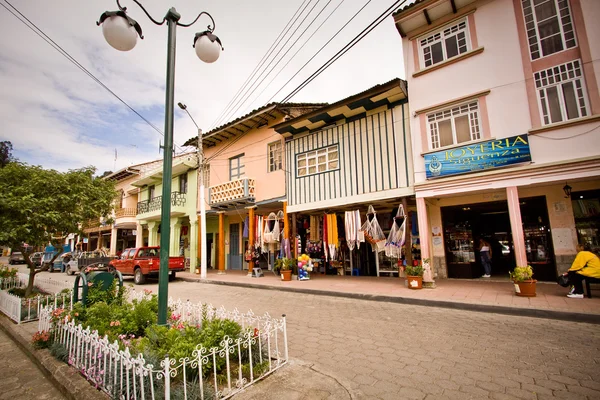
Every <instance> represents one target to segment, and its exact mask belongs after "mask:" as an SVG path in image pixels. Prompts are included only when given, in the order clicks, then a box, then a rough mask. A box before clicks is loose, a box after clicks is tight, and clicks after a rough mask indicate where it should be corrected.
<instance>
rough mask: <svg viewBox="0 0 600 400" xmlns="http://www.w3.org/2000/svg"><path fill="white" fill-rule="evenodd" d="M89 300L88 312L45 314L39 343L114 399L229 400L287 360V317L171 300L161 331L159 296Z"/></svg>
mask: <svg viewBox="0 0 600 400" xmlns="http://www.w3.org/2000/svg"><path fill="white" fill-rule="evenodd" d="M93 289H94V288H93V287H92V288H90V292H93ZM94 296H96V297H95V298H96V301H95V303H93V304H91V305H88V306H87V307H86V308H83V307H82V306H81V305H79V304H76V305H75V306H74V307H73V310H66V309H61V308H54V307H52V306H51V307H47V308H45V309H44V310H43V311H42V317H41V318H40V323H39V327H40V328H39V329H40V332H38V333H37V334H36V339H37V342H38V343H42V344H41V346H48V347H50V348H51V351H52V352H53V353H54V354H55V355H57V356H58V357H59V358H62V359H64V360H65V361H67V362H68V363H69V364H71V365H72V366H73V367H75V368H77V369H78V370H79V371H80V372H81V373H82V374H83V375H84V376H85V377H86V378H87V379H88V380H89V381H90V382H92V383H93V384H94V385H95V386H96V387H97V388H99V389H101V390H103V391H105V392H106V393H108V394H109V395H111V397H112V398H127V399H136V398H151V399H158V398H161V399H162V398H165V399H168V398H171V396H173V397H174V398H175V397H176V398H189V399H222V398H228V397H231V396H233V395H234V394H235V393H237V392H239V391H241V390H243V389H244V388H245V387H247V386H249V385H251V384H252V383H254V382H256V381H257V380H259V379H261V378H263V377H264V376H266V375H268V374H270V373H271V372H273V371H274V370H276V369H278V368H279V367H281V366H282V365H284V364H285V363H286V362H287V360H288V355H287V334H286V324H285V317H284V318H282V319H274V318H271V317H270V316H269V315H268V314H265V315H264V316H255V315H254V314H253V313H252V312H248V313H245V314H243V313H240V312H239V311H237V310H234V311H227V310H225V309H224V308H222V307H221V308H215V307H213V306H211V305H209V304H202V303H199V304H191V303H190V302H181V301H173V300H172V299H169V319H168V326H158V325H156V320H157V310H158V301H157V297H156V295H153V294H151V293H149V292H145V293H141V294H140V293H138V294H135V295H132V296H130V297H131V298H132V300H131V301H130V302H129V301H125V300H124V299H125V298H126V296H125V294H124V293H116V292H113V294H112V295H110V294H107V296H105V297H104V298H101V297H102V296H101V295H94V294H93V295H92V298H94ZM84 326H88V328H84ZM90 326H91V327H93V328H94V330H93V331H92V329H91V328H89V327H90ZM45 332H49V333H50V337H51V339H50V340H49V341H44V340H43V339H44V338H45V336H44V333H45Z"/></svg>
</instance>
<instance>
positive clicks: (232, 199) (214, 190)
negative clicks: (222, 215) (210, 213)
mask: <svg viewBox="0 0 600 400" xmlns="http://www.w3.org/2000/svg"><path fill="white" fill-rule="evenodd" d="M254 193H255V187H254V179H252V178H241V179H236V180H234V181H229V182H225V183H222V184H220V185H215V186H212V187H210V188H209V204H210V207H211V208H213V209H217V210H219V209H221V210H223V209H228V208H236V207H242V206H245V205H249V204H253V203H254V201H255V195H254Z"/></svg>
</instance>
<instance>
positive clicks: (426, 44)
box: [419, 21, 470, 67]
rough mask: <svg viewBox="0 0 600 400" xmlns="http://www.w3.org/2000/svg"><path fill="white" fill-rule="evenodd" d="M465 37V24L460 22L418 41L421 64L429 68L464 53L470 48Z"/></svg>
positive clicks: (466, 33) (466, 34)
mask: <svg viewBox="0 0 600 400" xmlns="http://www.w3.org/2000/svg"><path fill="white" fill-rule="evenodd" d="M467 36H468V32H467V22H466V21H461V22H459V23H458V24H456V25H454V26H451V27H448V28H445V29H443V30H441V31H439V32H436V33H434V34H433V35H431V36H429V37H426V38H424V39H420V40H419V44H420V48H421V64H422V65H423V66H424V67H430V66H432V65H433V64H437V63H439V62H442V61H444V60H448V59H449V58H452V57H456V56H458V55H459V54H462V53H466V52H467V51H468V50H469V47H470V44H469V41H468V40H467Z"/></svg>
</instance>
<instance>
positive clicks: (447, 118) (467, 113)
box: [427, 101, 481, 149]
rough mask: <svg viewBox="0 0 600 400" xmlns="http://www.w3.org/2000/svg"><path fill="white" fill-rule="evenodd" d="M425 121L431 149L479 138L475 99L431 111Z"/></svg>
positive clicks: (477, 106) (479, 129) (479, 130)
mask: <svg viewBox="0 0 600 400" xmlns="http://www.w3.org/2000/svg"><path fill="white" fill-rule="evenodd" d="M427 122H428V123H429V135H430V140H431V148H432V149H437V148H439V147H444V146H452V145H455V144H459V143H463V142H470V141H471V140H477V139H481V128H480V122H479V104H478V102H477V101H473V102H470V103H467V104H462V105H458V106H456V107H452V108H448V109H445V110H441V111H437V112H434V113H431V114H429V115H427Z"/></svg>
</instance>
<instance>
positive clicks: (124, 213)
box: [115, 208, 137, 218]
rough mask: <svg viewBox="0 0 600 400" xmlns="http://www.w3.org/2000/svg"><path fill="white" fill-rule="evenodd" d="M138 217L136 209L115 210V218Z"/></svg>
mask: <svg viewBox="0 0 600 400" xmlns="http://www.w3.org/2000/svg"><path fill="white" fill-rule="evenodd" d="M136 215H137V209H136V208H117V209H116V210H115V218H123V217H135V216H136Z"/></svg>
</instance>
